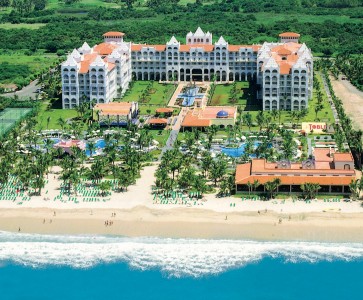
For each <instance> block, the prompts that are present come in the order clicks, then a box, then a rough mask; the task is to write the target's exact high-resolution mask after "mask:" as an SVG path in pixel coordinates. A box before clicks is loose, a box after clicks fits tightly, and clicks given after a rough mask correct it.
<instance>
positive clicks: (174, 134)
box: [161, 107, 188, 153]
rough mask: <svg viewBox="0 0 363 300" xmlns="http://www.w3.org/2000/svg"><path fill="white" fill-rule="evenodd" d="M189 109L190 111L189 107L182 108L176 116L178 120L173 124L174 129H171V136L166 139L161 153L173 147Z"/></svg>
mask: <svg viewBox="0 0 363 300" xmlns="http://www.w3.org/2000/svg"><path fill="white" fill-rule="evenodd" d="M187 111H188V108H187V107H183V108H182V109H181V110H180V113H179V115H178V116H177V117H176V118H177V121H176V122H175V124H174V125H173V127H172V130H171V131H170V135H169V138H168V140H167V141H166V144H165V146H164V147H163V149H162V151H161V153H164V152H165V151H167V150H171V149H173V145H174V142H175V141H176V139H177V137H178V133H179V131H180V127H181V123H182V121H183V119H184V117H185V115H186V113H187Z"/></svg>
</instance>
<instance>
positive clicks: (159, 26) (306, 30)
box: [0, 8, 363, 55]
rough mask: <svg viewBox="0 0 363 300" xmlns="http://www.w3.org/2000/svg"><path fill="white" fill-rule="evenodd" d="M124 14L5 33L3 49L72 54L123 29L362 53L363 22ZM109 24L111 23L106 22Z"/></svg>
mask: <svg viewBox="0 0 363 300" xmlns="http://www.w3.org/2000/svg"><path fill="white" fill-rule="evenodd" d="M123 12H124V10H120V9H105V8H99V9H97V10H91V11H90V12H89V14H88V16H87V17H85V18H83V19H80V18H78V19H77V18H74V19H71V18H68V19H67V21H65V20H62V18H59V17H57V18H58V19H59V20H58V21H55V20H51V21H50V23H48V25H47V26H45V27H42V28H40V29H38V30H25V29H21V30H20V29H19V30H16V29H14V30H0V48H7V49H28V48H30V49H34V48H38V49H47V50H48V51H49V52H57V50H59V49H62V50H67V51H68V50H71V49H72V48H74V47H76V46H78V45H81V44H82V43H83V41H85V40H86V41H88V42H89V43H90V44H94V43H97V42H100V41H101V37H102V34H103V33H104V32H106V31H109V30H121V31H123V32H125V33H126V34H127V39H128V40H132V41H135V42H147V43H165V41H167V40H168V39H169V38H170V37H171V36H172V35H176V36H177V37H179V38H183V37H184V36H185V34H186V32H187V31H189V30H195V29H196V28H197V26H202V28H203V29H204V30H209V31H211V32H213V34H214V37H218V36H219V35H224V36H225V37H226V38H227V39H228V41H229V42H230V43H231V44H233V43H237V44H238V43H241V44H245V43H253V42H255V43H258V42H262V41H263V40H265V39H266V37H271V38H272V40H276V41H277V36H278V34H279V33H280V32H283V31H296V32H299V33H301V34H302V41H305V42H307V44H308V45H309V47H311V48H312V49H313V51H314V52H322V53H324V54H325V55H331V54H332V53H363V41H362V40H361V39H359V37H361V36H363V25H362V23H345V24H339V23H336V22H334V21H325V22H323V23H307V22H299V21H298V20H297V19H291V20H288V21H285V20H284V21H276V22H274V23H271V24H260V23H259V22H258V21H257V20H256V18H255V17H254V16H253V15H252V14H244V13H229V12H226V13H223V12H217V11H214V12H209V11H196V12H194V13H192V12H191V13H189V14H184V13H175V14H171V15H166V16H163V17H160V16H158V15H155V16H152V15H150V17H148V18H145V19H139V20H137V21H136V20H135V18H134V17H132V18H128V17H127V15H125V17H123V14H122V13H123ZM145 14H146V15H147V14H150V12H147V13H145ZM86 18H88V19H86ZM116 18H117V19H116ZM123 18H124V19H123ZM90 19H91V20H90ZM120 19H121V20H120ZM104 20H108V22H101V21H104ZM111 20H112V21H111ZM226 24H228V26H226ZM258 37H261V38H260V39H258Z"/></svg>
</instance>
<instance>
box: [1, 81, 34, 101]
mask: <svg viewBox="0 0 363 300" xmlns="http://www.w3.org/2000/svg"><path fill="white" fill-rule="evenodd" d="M39 88H40V85H38V79H36V80H34V81H32V82H31V83H30V84H29V85H27V86H25V87H23V88H22V89H21V90H19V91H16V92H12V93H6V94H2V95H1V96H3V97H14V96H15V95H17V96H18V97H19V99H23V98H32V99H35V97H36V95H37V93H36V90H37V89H39Z"/></svg>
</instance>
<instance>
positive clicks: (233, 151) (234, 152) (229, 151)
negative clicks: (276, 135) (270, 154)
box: [221, 141, 261, 157]
mask: <svg viewBox="0 0 363 300" xmlns="http://www.w3.org/2000/svg"><path fill="white" fill-rule="evenodd" d="M259 144H261V142H257V141H256V142H254V143H253V146H254V148H257V147H258V145H259ZM245 148H246V143H242V144H241V145H240V146H239V147H238V148H226V147H222V148H221V151H222V153H224V154H226V155H228V156H231V157H240V156H242V155H243V154H244V153H245ZM251 157H256V155H255V154H251Z"/></svg>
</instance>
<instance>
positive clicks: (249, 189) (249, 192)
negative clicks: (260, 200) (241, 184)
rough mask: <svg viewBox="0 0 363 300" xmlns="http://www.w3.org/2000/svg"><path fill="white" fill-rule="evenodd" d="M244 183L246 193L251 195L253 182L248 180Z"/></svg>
mask: <svg viewBox="0 0 363 300" xmlns="http://www.w3.org/2000/svg"><path fill="white" fill-rule="evenodd" d="M246 185H247V188H248V195H249V196H250V195H251V191H252V186H253V183H252V182H250V181H248V182H247V183H246Z"/></svg>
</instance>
